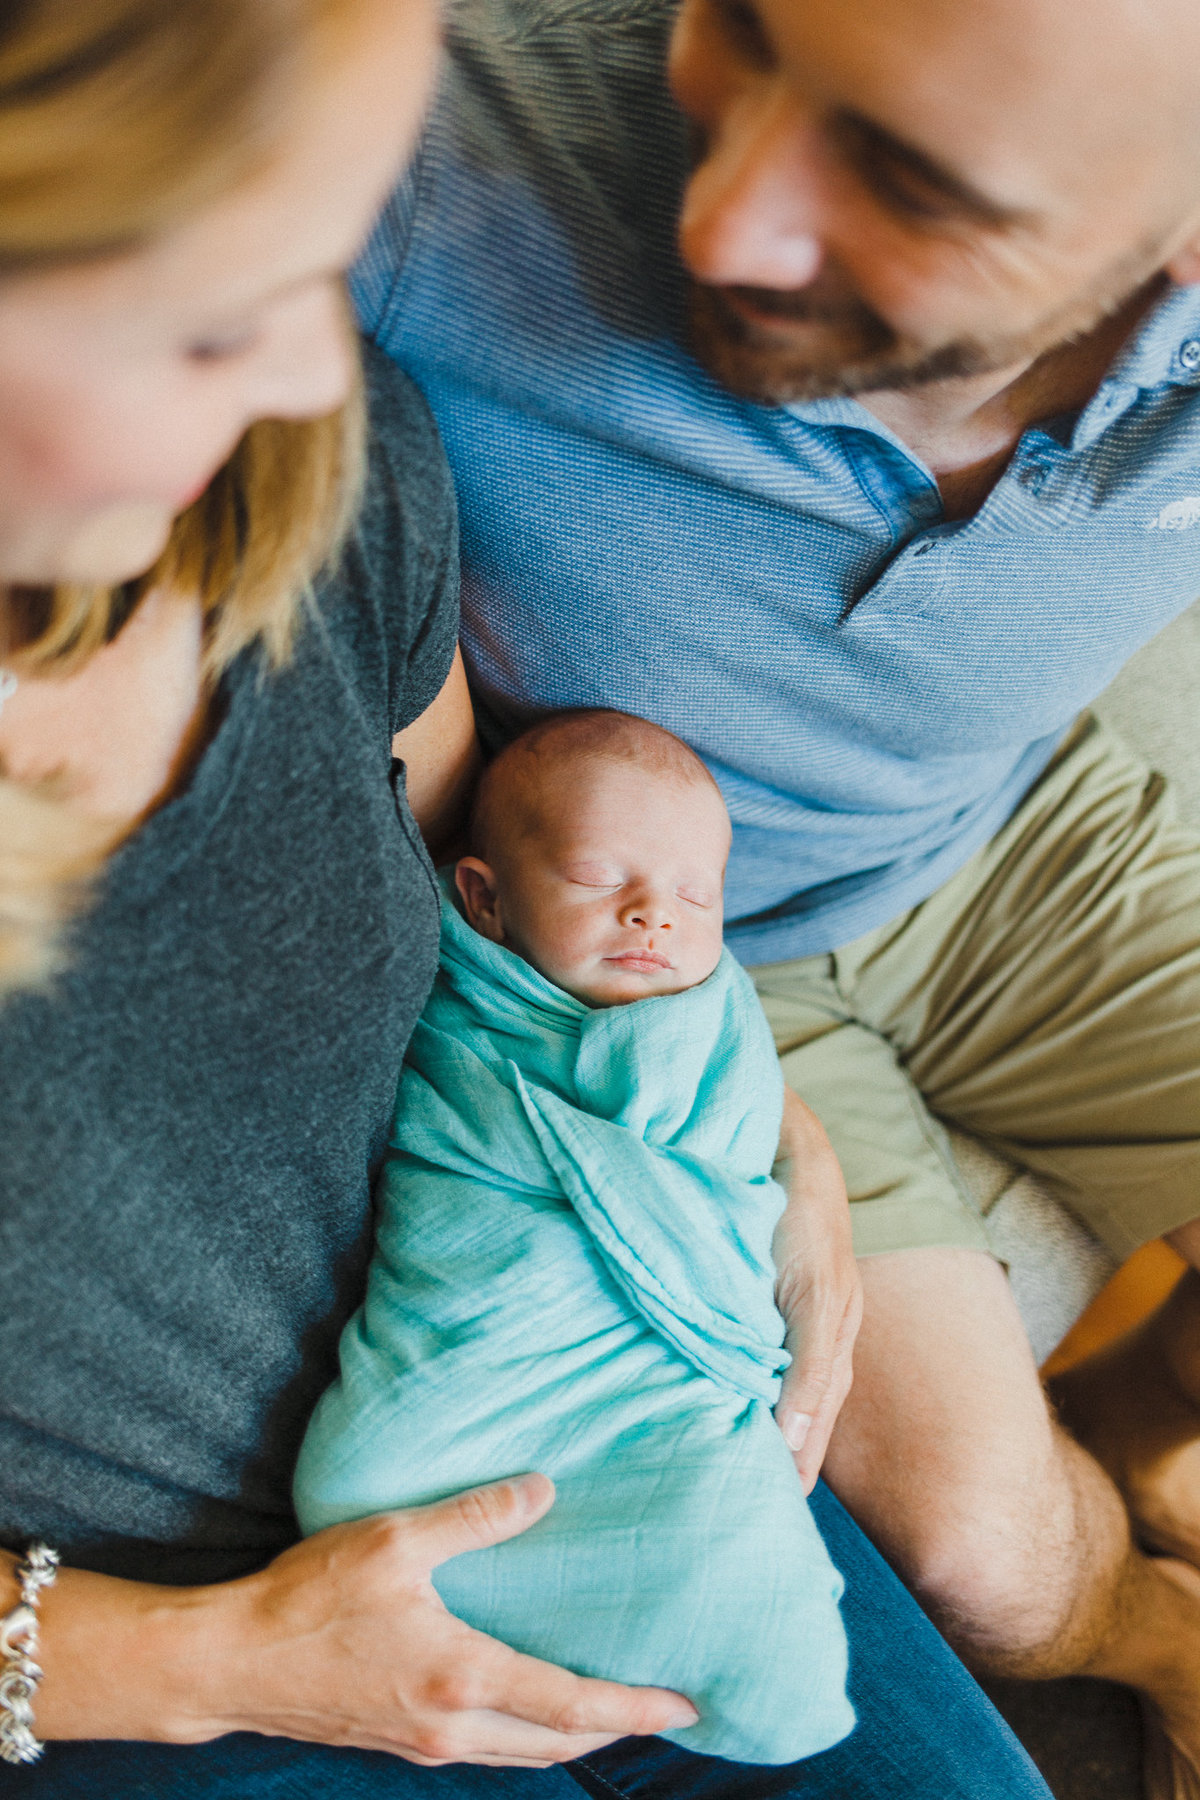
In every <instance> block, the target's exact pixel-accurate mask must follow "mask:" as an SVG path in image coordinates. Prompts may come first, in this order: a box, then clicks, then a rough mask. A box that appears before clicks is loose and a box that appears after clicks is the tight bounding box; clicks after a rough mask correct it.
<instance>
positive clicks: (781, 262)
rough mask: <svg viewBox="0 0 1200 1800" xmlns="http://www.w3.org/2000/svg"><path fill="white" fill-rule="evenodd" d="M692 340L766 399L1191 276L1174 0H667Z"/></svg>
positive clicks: (1186, 98)
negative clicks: (688, 157) (689, 143)
mask: <svg viewBox="0 0 1200 1800" xmlns="http://www.w3.org/2000/svg"><path fill="white" fill-rule="evenodd" d="M672 77H673V83H674V86H675V89H676V93H677V95H678V97H679V99H680V101H681V103H682V105H683V106H684V108H685V110H686V111H687V112H688V113H689V114H690V115H691V117H692V118H693V120H694V121H695V123H696V126H697V142H698V158H697V165H696V170H695V173H694V175H693V178H692V181H691V184H690V186H689V189H688V193H687V196H686V198H685V204H684V209H683V216H682V221H681V243H682V248H683V252H684V258H685V261H686V262H687V264H688V266H689V268H690V270H691V272H692V274H693V275H694V276H695V278H696V283H697V286H696V293H695V320H696V330H697V349H698V353H699V354H700V355H701V357H702V358H703V360H705V361H706V362H707V363H708V364H709V366H710V367H712V368H713V370H714V372H715V373H716V374H717V375H718V376H719V378H720V379H722V380H723V381H724V382H725V383H726V384H727V385H729V386H731V387H733V388H735V389H736V390H739V391H743V392H746V393H748V394H750V395H751V396H752V397H754V398H757V399H762V400H768V401H771V400H774V401H786V400H788V399H793V398H803V397H806V396H808V395H814V394H820V393H836V392H862V391H871V390H873V389H875V390H878V389H881V388H901V387H904V386H912V385H918V384H921V383H924V382H929V381H934V380H939V379H944V378H946V377H953V376H958V375H966V374H976V373H982V372H984V371H986V370H989V369H1004V368H1008V367H1011V366H1014V365H1015V364H1017V363H1019V362H1021V361H1028V360H1030V359H1032V358H1035V357H1037V356H1038V355H1040V354H1042V353H1043V352H1045V351H1047V350H1050V349H1052V348H1054V347H1056V346H1058V345H1060V344H1063V343H1065V342H1068V341H1070V340H1072V339H1074V338H1077V337H1079V336H1080V335H1082V334H1084V333H1087V332H1089V331H1091V330H1092V329H1093V328H1094V327H1095V326H1096V325H1097V324H1098V323H1099V322H1100V321H1101V320H1103V319H1105V318H1106V317H1108V316H1109V315H1112V314H1114V313H1116V312H1117V311H1118V309H1120V308H1122V307H1123V306H1125V305H1126V304H1127V303H1129V302H1130V301H1131V299H1134V298H1136V297H1137V296H1138V295H1139V294H1147V295H1148V294H1149V293H1151V292H1152V291H1153V289H1154V286H1155V284H1156V283H1158V284H1165V281H1166V280H1167V279H1168V278H1169V279H1174V280H1177V281H1185V282H1191V281H1197V280H1200V5H1198V4H1197V3H1196V0H1087V4H1084V3H1083V0H684V5H683V8H682V11H681V14H680V19H679V24H678V28H677V32H676V38H675V44H674V49H673V57H672Z"/></svg>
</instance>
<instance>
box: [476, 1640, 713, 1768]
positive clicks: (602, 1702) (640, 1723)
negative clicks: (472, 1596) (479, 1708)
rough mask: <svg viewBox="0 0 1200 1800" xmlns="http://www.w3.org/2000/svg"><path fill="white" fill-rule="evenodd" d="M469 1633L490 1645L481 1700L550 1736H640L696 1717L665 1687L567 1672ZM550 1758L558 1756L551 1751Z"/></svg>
mask: <svg viewBox="0 0 1200 1800" xmlns="http://www.w3.org/2000/svg"><path fill="white" fill-rule="evenodd" d="M471 1636H472V1637H473V1638H475V1639H476V1640H477V1641H480V1642H484V1643H487V1644H488V1645H490V1646H491V1654H490V1656H489V1657H488V1659H487V1671H486V1674H485V1675H484V1678H483V1679H484V1687H483V1690H482V1691H483V1693H484V1694H486V1700H484V1702H483V1704H485V1705H486V1706H488V1707H489V1708H490V1709H491V1710H492V1711H494V1712H496V1713H500V1714H503V1715H505V1716H507V1717H510V1718H512V1719H514V1720H522V1721H524V1722H525V1723H526V1724H527V1725H529V1726H536V1727H543V1728H544V1729H545V1730H546V1731H547V1732H548V1733H549V1734H550V1738H556V1739H559V1740H561V1739H562V1738H564V1737H568V1738H575V1737H590V1738H597V1737H598V1738H601V1739H603V1740H604V1741H611V1739H613V1738H617V1737H645V1736H648V1735H652V1734H653V1733H654V1732H657V1731H672V1730H681V1729H682V1728H683V1727H684V1726H687V1725H694V1724H695V1723H696V1720H697V1718H698V1717H699V1714H698V1713H697V1711H696V1709H695V1707H694V1706H693V1705H692V1704H691V1702H690V1701H689V1700H685V1699H684V1697H683V1695H682V1694H676V1693H674V1692H672V1690H671V1689H670V1688H648V1687H646V1688H634V1687H624V1686H623V1685H622V1684H621V1683H620V1682H616V1681H596V1680H593V1679H592V1678H590V1677H588V1676H583V1675H573V1674H572V1673H571V1672H570V1670H568V1669H560V1668H559V1667H557V1665H556V1664H554V1663H547V1662H540V1661H539V1660H538V1658H537V1657H535V1656H522V1655H520V1654H519V1653H518V1652H517V1651H515V1650H510V1649H508V1648H507V1646H505V1645H503V1644H498V1643H496V1642H495V1640H494V1639H491V1638H488V1639H481V1638H480V1634H478V1633H475V1632H472V1633H471ZM550 1738H548V1739H547V1746H548V1748H549V1744H550ZM593 1747H595V1746H593ZM574 1754H576V1755H582V1754H583V1752H582V1751H576V1752H574ZM555 1760H556V1761H557V1760H559V1758H558V1757H557V1756H555Z"/></svg>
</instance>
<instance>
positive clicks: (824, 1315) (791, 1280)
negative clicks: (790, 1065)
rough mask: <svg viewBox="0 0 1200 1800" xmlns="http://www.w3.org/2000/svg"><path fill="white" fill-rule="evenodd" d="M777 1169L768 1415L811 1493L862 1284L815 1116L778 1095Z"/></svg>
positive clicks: (849, 1373) (844, 1374) (837, 1175)
mask: <svg viewBox="0 0 1200 1800" xmlns="http://www.w3.org/2000/svg"><path fill="white" fill-rule="evenodd" d="M779 1154H780V1161H781V1163H782V1164H783V1165H784V1166H783V1167H781V1168H779V1169H778V1170H777V1173H778V1175H779V1177H780V1179H781V1180H782V1181H783V1182H784V1185H785V1186H786V1188H787V1193H788V1204H787V1208H786V1211H785V1212H784V1214H783V1217H782V1218H781V1219H780V1221H779V1225H778V1228H777V1230H776V1232H775V1244H774V1252H775V1267H776V1269H777V1271H778V1275H777V1278H776V1283H775V1299H776V1303H777V1304H778V1307H779V1310H780V1312H781V1313H782V1314H783V1317H784V1320H785V1322H786V1325H787V1335H786V1337H785V1340H784V1341H785V1344H786V1346H787V1348H788V1350H789V1351H790V1352H791V1355H792V1363H791V1367H790V1368H789V1369H788V1371H787V1373H786V1374H785V1375H784V1378H783V1389H782V1392H781V1393H780V1396H779V1400H778V1402H777V1404H776V1407H775V1417H776V1419H777V1420H778V1422H779V1426H780V1429H781V1430H782V1432H783V1435H784V1437H785V1438H786V1439H787V1441H788V1444H789V1446H790V1448H791V1450H792V1454H793V1456H794V1457H795V1461H796V1468H797V1469H798V1470H799V1473H800V1479H801V1480H802V1481H803V1483H804V1491H805V1493H806V1494H809V1493H811V1492H812V1490H813V1486H814V1484H815V1483H816V1479H817V1476H818V1475H819V1474H820V1472H821V1464H822V1463H823V1462H824V1460H825V1452H826V1450H827V1449H828V1447H829V1438H830V1434H831V1433H832V1431H833V1427H834V1424H835V1423H836V1421H837V1416H838V1413H839V1412H840V1411H841V1409H842V1403H843V1401H844V1400H845V1398H846V1395H847V1394H848V1393H849V1392H850V1383H851V1381H852V1379H853V1370H852V1358H853V1353H854V1341H855V1339H856V1338H857V1336H858V1328H859V1325H860V1324H861V1323H862V1283H861V1281H860V1279H859V1273H858V1264H857V1262H856V1261H855V1258H854V1246H853V1243H852V1241H851V1236H850V1208H849V1205H848V1203H847V1200H846V1184H845V1182H844V1181H843V1179H842V1171H841V1168H840V1167H839V1165H838V1160H837V1157H836V1156H835V1155H834V1153H833V1146H832V1144H831V1143H830V1142H829V1139H828V1138H827V1137H826V1135H825V1130H824V1127H823V1126H822V1124H821V1122H820V1120H819V1119H818V1118H817V1115H816V1114H815V1113H814V1112H812V1111H811V1110H810V1109H809V1108H808V1107H807V1106H805V1104H804V1102H803V1101H802V1100H800V1099H799V1098H798V1097H797V1096H796V1095H795V1094H793V1093H792V1091H791V1089H790V1088H785V1089H784V1113H783V1130H782V1132H781V1134H780V1139H779Z"/></svg>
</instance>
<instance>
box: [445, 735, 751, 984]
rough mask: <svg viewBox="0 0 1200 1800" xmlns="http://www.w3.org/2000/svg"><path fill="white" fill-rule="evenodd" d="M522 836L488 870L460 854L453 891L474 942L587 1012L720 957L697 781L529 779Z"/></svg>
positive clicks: (711, 824) (704, 971) (711, 826)
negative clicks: (494, 948) (508, 957)
mask: <svg viewBox="0 0 1200 1800" xmlns="http://www.w3.org/2000/svg"><path fill="white" fill-rule="evenodd" d="M533 817H534V820H535V824H534V828H533V830H532V831H528V830H526V831H525V832H523V833H522V834H521V835H519V836H517V835H516V834H514V841H513V842H512V843H511V844H508V843H506V842H504V840H503V837H501V841H500V842H499V844H498V845H496V844H494V845H493V846H492V852H491V853H492V856H493V862H492V863H491V864H487V863H484V862H482V861H480V860H479V859H478V858H476V857H464V859H463V861H462V862H460V863H459V865H458V874H457V879H458V887H459V892H460V894H461V895H462V897H463V902H464V905H465V908H466V912H467V917H468V919H469V920H470V923H471V924H472V925H473V926H474V927H475V929H476V930H477V931H481V932H482V933H483V934H484V936H486V937H490V938H491V939H492V940H493V942H495V943H502V944H507V946H508V947H509V949H511V950H515V951H516V952H517V953H518V954H519V955H520V956H523V957H524V958H525V960H526V962H529V963H532V964H533V966H534V968H536V969H538V970H540V971H541V973H542V974H543V975H545V976H546V977H547V979H548V980H550V981H553V982H554V983H555V985H556V986H558V987H561V988H565V989H566V990H567V992H568V993H570V994H574V995H575V996H576V997H577V998H578V999H580V1000H586V1001H587V1002H589V1004H591V1005H593V1006H621V1005H624V1004H625V1003H626V1002H628V1001H631V1000H644V999H645V998H646V997H647V996H648V995H650V994H675V993H679V992H680V991H681V990H682V989H684V988H690V987H695V985H696V983H697V982H700V981H703V980H705V978H706V977H707V976H709V975H711V974H712V972H713V970H714V969H715V968H716V966H717V962H718V960H719V958H720V955H721V930H722V924H723V910H722V889H723V885H724V878H725V863H726V860H727V858H728V855H729V839H730V829H729V816H728V814H727V813H726V811H725V806H724V803H723V802H722V800H721V797H720V795H719V794H718V793H717V791H716V789H715V788H713V787H711V786H710V785H709V784H708V783H707V782H704V781H695V782H688V783H686V784H685V783H683V782H680V781H678V780H668V779H666V778H664V777H662V776H657V777H656V776H653V775H647V774H645V773H643V772H641V771H640V770H638V769H637V768H636V767H635V766H634V765H632V764H629V763H623V762H605V761H596V762H594V763H590V762H589V763H571V764H570V765H568V766H566V767H564V769H563V770H562V773H561V775H560V776H559V777H558V778H556V779H554V782H553V786H551V783H550V781H549V780H545V779H544V780H543V781H542V782H541V784H540V787H539V791H538V792H537V794H536V796H535V805H534V808H533Z"/></svg>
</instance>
